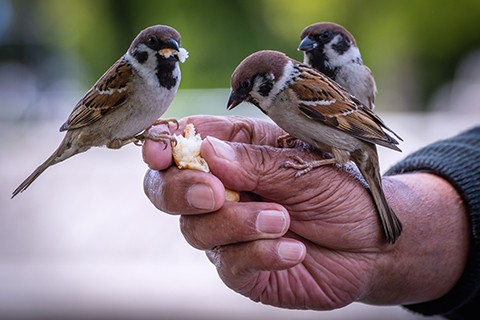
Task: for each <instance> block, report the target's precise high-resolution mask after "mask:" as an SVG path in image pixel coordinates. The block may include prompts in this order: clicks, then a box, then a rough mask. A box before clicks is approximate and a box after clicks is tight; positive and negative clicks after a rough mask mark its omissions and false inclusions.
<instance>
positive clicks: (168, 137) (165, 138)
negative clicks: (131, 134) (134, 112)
mask: <svg viewBox="0 0 480 320" xmlns="http://www.w3.org/2000/svg"><path fill="white" fill-rule="evenodd" d="M145 139H150V140H153V141H160V142H163V143H164V144H165V148H164V150H165V149H166V148H167V146H168V143H167V142H173V143H174V144H175V145H176V144H177V139H176V138H175V136H174V135H172V134H170V132H167V131H162V132H150V131H149V130H145V131H144V132H142V133H140V134H138V135H136V136H135V141H134V142H133V143H134V144H135V145H137V146H140V147H141V146H142V145H143V141H145Z"/></svg>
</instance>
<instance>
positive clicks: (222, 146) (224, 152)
mask: <svg viewBox="0 0 480 320" xmlns="http://www.w3.org/2000/svg"><path fill="white" fill-rule="evenodd" d="M207 141H208V142H209V143H210V145H211V146H212V148H213V151H215V155H216V156H217V157H219V158H223V159H225V160H229V161H233V160H235V151H233V149H232V147H231V146H230V145H228V144H227V143H225V142H223V141H222V140H219V139H217V138H214V137H207Z"/></svg>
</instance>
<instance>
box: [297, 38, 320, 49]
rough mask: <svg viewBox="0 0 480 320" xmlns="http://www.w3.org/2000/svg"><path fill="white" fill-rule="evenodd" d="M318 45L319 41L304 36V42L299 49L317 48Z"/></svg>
mask: <svg viewBox="0 0 480 320" xmlns="http://www.w3.org/2000/svg"><path fill="white" fill-rule="evenodd" d="M317 46H318V43H317V42H316V41H315V40H313V39H312V38H310V37H305V38H303V40H302V42H300V45H299V46H298V49H297V50H298V51H300V50H301V51H310V50H313V49H315V48H316V47H317Z"/></svg>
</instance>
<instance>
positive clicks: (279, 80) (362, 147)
mask: <svg viewBox="0 0 480 320" xmlns="http://www.w3.org/2000/svg"><path fill="white" fill-rule="evenodd" d="M242 102H249V103H251V104H253V105H254V106H256V107H257V108H259V109H260V110H261V111H262V112H263V113H265V114H266V115H267V116H268V117H270V118H271V119H272V120H273V121H274V122H275V123H276V124H277V125H278V126H280V127H281V128H282V129H283V130H285V131H286V132H287V133H288V134H290V135H291V136H293V137H295V138H297V139H300V140H301V141H303V142H304V143H307V144H308V145H309V146H311V147H313V148H314V149H315V150H320V151H322V152H323V151H325V152H328V153H330V154H331V157H332V158H330V159H322V160H317V161H313V162H310V163H306V162H303V163H302V160H301V159H296V160H297V162H298V163H297V164H295V163H286V164H288V165H286V166H287V167H290V168H294V169H297V170H301V172H300V174H304V173H306V172H308V171H310V170H312V169H313V168H316V167H318V166H322V165H327V164H343V163H346V162H349V161H353V162H354V163H355V164H356V166H357V167H358V169H359V171H360V173H361V174H362V176H363V177H364V178H365V180H366V182H367V183H368V186H369V189H370V193H371V195H372V198H373V201H374V203H375V206H376V208H377V211H378V214H379V217H380V220H381V224H382V227H383V231H384V234H385V238H386V241H387V242H388V243H391V244H393V243H394V242H395V241H396V240H397V239H398V237H399V236H400V234H401V232H402V224H401V222H400V220H399V219H398V217H397V216H396V215H395V213H394V212H393V210H392V209H391V207H390V206H389V205H388V203H387V201H386V199H385V195H384V193H383V189H382V184H381V183H382V182H381V176H380V171H379V161H378V155H377V149H376V145H380V146H383V147H387V148H390V149H393V150H397V151H401V150H400V149H399V148H398V147H397V145H398V143H399V142H398V141H397V140H396V139H395V138H394V137H392V136H391V135H389V134H388V133H387V132H386V131H388V132H390V133H392V134H393V135H394V136H395V137H396V138H397V139H399V140H402V139H401V138H400V137H399V136H398V135H396V134H395V133H394V132H393V131H392V130H391V129H389V128H388V127H387V126H386V125H385V123H384V122H383V121H382V120H381V119H380V118H379V117H378V116H377V115H376V114H375V113H374V112H373V111H372V110H371V109H369V108H367V107H365V106H364V105H363V104H362V103H361V102H360V101H359V100H358V99H357V98H356V97H354V96H353V95H351V94H349V93H348V92H347V91H346V90H345V89H343V88H342V87H341V86H339V85H338V84H337V83H335V82H334V81H332V80H331V79H330V78H328V77H327V76H325V75H324V74H322V73H320V72H318V71H317V70H315V69H313V68H310V67H309V66H307V65H305V64H302V63H300V62H298V61H295V60H293V59H291V58H289V57H288V56H286V55H285V54H283V53H281V52H278V51H268V50H267V51H259V52H256V53H253V54H251V55H250V56H248V57H247V58H245V59H244V60H243V61H242V62H241V63H240V64H239V65H238V66H237V68H236V69H235V71H234V72H233V74H232V77H231V92H230V96H229V99H228V105H227V109H228V110H231V109H233V108H235V107H236V106H238V105H239V104H240V103H242Z"/></svg>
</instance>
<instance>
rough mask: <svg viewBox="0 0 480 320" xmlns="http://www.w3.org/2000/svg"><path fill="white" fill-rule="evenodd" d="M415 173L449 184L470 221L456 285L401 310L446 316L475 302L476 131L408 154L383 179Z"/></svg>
mask: <svg viewBox="0 0 480 320" xmlns="http://www.w3.org/2000/svg"><path fill="white" fill-rule="evenodd" d="M416 171H424V172H430V173H433V174H436V175H438V176H441V177H442V178H444V179H445V180H447V181H449V182H450V183H451V184H452V186H453V187H454V188H456V190H457V191H458V193H459V194H460V196H461V197H462V200H463V202H464V204H465V207H466V209H467V213H468V215H469V218H470V225H471V242H470V252H469V256H468V260H467V264H466V267H465V270H464V272H463V274H462V276H461V277H460V279H459V281H458V282H457V284H456V285H455V286H454V287H453V288H452V290H450V292H448V293H447V294H446V295H445V296H443V297H441V298H439V299H437V300H434V301H429V302H425V303H419V304H412V305H406V306H404V307H406V308H408V309H410V310H412V311H415V312H418V313H422V314H424V315H434V314H442V315H449V314H452V313H455V310H457V309H459V308H462V307H465V308H467V304H468V303H469V302H470V301H473V300H476V299H475V295H477V294H478V293H479V287H480V127H476V128H474V129H471V130H469V131H467V132H465V133H463V134H460V135H458V136H455V137H453V138H451V139H448V140H443V141H439V142H436V143H433V144H431V145H429V146H427V147H425V148H423V149H421V150H419V151H417V152H415V153H413V154H411V155H410V156H408V157H407V158H405V159H404V160H403V161H401V162H400V163H398V164H396V165H395V166H393V167H392V168H391V169H390V170H388V171H387V173H386V175H395V174H402V173H407V172H416ZM458 311H459V312H460V313H463V312H461V310H458ZM452 316H454V314H452Z"/></svg>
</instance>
